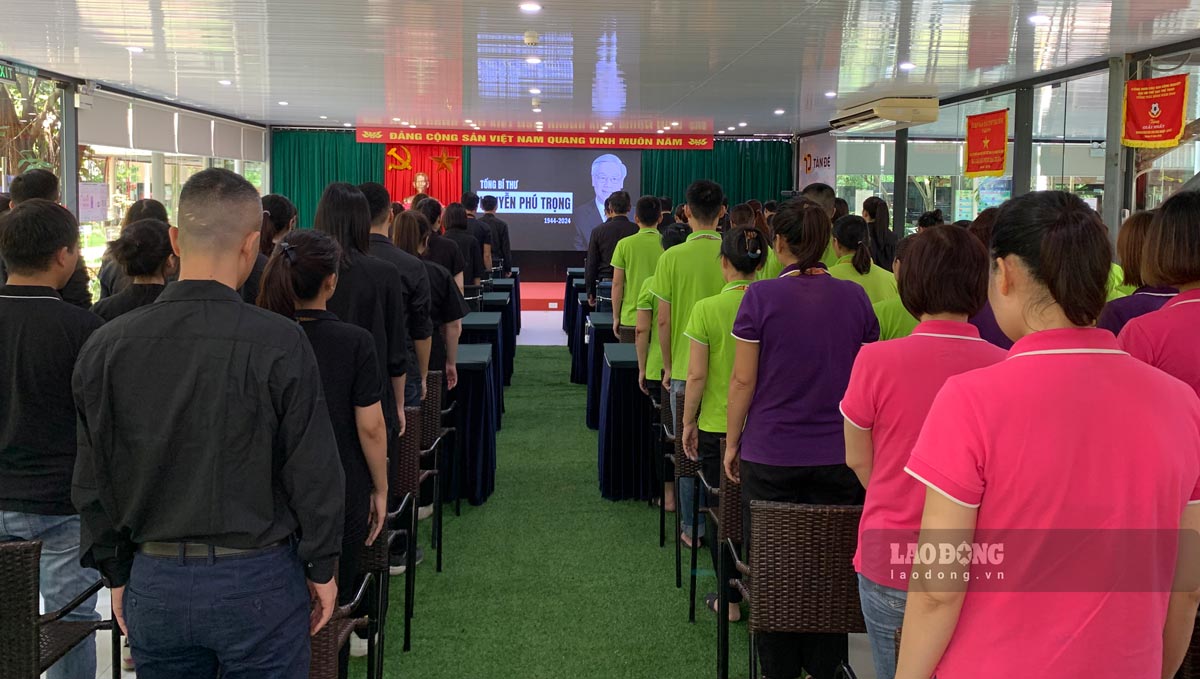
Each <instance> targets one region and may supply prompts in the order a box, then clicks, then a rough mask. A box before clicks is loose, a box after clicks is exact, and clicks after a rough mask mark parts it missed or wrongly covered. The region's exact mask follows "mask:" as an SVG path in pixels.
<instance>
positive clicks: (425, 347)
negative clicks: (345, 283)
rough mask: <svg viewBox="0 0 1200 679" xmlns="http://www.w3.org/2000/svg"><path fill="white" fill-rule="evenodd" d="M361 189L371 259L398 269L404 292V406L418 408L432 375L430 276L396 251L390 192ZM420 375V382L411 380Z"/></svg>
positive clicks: (418, 263) (378, 186) (378, 187)
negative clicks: (368, 222)
mask: <svg viewBox="0 0 1200 679" xmlns="http://www.w3.org/2000/svg"><path fill="white" fill-rule="evenodd" d="M358 189H359V190H360V191H362V192H363V195H364V196H366V197H367V206H368V207H370V209H371V251H370V255H371V256H372V257H376V258H378V259H382V260H383V261H385V262H388V263H389V264H391V265H392V266H395V267H396V271H397V272H398V273H399V274H400V288H401V290H402V291H403V292H404V308H405V314H406V319H405V320H406V322H405V326H407V328H408V337H407V338H406V340H405V342H406V344H407V345H408V373H407V374H408V375H409V379H408V380H407V381H406V382H405V383H404V405H405V406H406V407H409V408H419V407H420V406H421V401H422V400H424V398H425V378H426V376H427V375H428V374H429V349H430V346H431V344H432V341H433V340H432V339H431V338H432V337H433V322H432V321H431V320H430V318H429V274H428V273H427V272H426V271H425V265H424V264H422V263H421V260H419V259H417V258H416V257H414V256H412V255H410V254H408V253H407V252H405V251H403V250H401V249H400V248H398V247H396V246H395V245H394V244H393V243H392V239H391V238H390V237H388V232H389V231H391V226H392V199H391V196H390V195H389V194H388V190H387V188H386V187H384V185H383V184H380V183H378V182H367V183H365V184H360V185H359V186H358ZM414 375H420V376H421V379H419V380H416V379H412V376H414Z"/></svg>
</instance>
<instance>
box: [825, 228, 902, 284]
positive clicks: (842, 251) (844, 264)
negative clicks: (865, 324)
mask: <svg viewBox="0 0 1200 679" xmlns="http://www.w3.org/2000/svg"><path fill="white" fill-rule="evenodd" d="M870 240H871V235H870V229H869V228H868V226H867V222H866V220H864V219H863V218H862V217H859V216H857V215H848V216H846V217H842V218H841V219H839V220H837V222H836V223H834V225H833V249H834V252H836V253H837V256H838V260H837V264H834V265H833V266H831V267H829V275H830V276H833V277H834V278H840V279H842V280H844V281H853V282H855V283H858V284H859V285H861V286H863V289H864V290H866V291H867V297H870V298H871V303H872V304H878V303H880V302H883V301H885V300H889V299H891V298H893V297H896V296H897V295H899V294H900V293H898V292H897V291H896V277H895V276H893V275H892V272H890V271H888V270H887V269H884V268H882V267H880V266H879V265H877V264H875V262H874V261H872V255H871V244H870ZM893 252H894V250H893Z"/></svg>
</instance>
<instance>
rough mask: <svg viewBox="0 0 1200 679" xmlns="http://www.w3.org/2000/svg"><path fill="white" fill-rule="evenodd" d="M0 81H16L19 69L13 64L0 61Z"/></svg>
mask: <svg viewBox="0 0 1200 679" xmlns="http://www.w3.org/2000/svg"><path fill="white" fill-rule="evenodd" d="M0 82H7V83H16V82H17V69H16V68H14V67H13V65H12V64H6V63H4V62H2V61H0Z"/></svg>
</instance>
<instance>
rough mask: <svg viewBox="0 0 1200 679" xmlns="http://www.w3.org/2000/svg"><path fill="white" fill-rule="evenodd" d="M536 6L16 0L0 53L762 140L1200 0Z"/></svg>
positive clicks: (409, 113) (268, 119)
mask: <svg viewBox="0 0 1200 679" xmlns="http://www.w3.org/2000/svg"><path fill="white" fill-rule="evenodd" d="M520 1H521V0H470V1H469V2H465V1H463V0H437V1H436V2H434V1H425V0H423V1H417V2H410V1H405V2H400V1H398V0H34V1H33V2H30V0H0V17H3V22H2V23H0V57H5V58H10V59H15V60H18V61H22V62H26V63H29V64H32V65H35V66H39V67H43V68H47V69H51V70H54V71H58V72H61V73H64V74H67V75H71V76H77V77H81V78H88V79H95V80H98V81H100V82H102V83H111V84H113V85H116V86H119V87H122V88H125V89H129V90H132V91H135V92H140V93H143V94H146V95H149V96H152V97H155V98H160V99H165V98H168V97H170V98H172V100H177V101H179V102H181V103H185V104H189V105H192V106H196V107H200V108H203V109H206V110H210V111H214V112H218V113H223V114H226V115H231V116H235V117H238V118H242V119H246V120H252V121H257V122H264V123H271V124H278V125H303V126H325V125H331V126H332V125H340V124H342V123H345V122H350V123H358V122H363V123H365V122H367V121H368V120H383V121H388V122H390V121H391V119H392V118H393V117H395V118H399V119H401V120H402V121H403V122H409V123H412V124H415V125H421V126H438V127H442V126H445V127H461V126H462V125H464V122H463V121H465V120H468V119H470V120H474V121H475V122H476V123H477V124H481V125H483V126H484V128H485V129H487V128H489V127H495V128H498V127H505V126H510V125H512V124H521V125H522V126H524V125H528V124H531V123H532V122H533V121H534V120H544V121H546V122H547V124H550V125H553V124H566V123H572V122H573V123H581V124H583V123H586V124H587V126H589V127H590V126H591V125H594V124H599V123H597V121H606V122H607V121H613V122H616V121H623V122H624V123H625V124H626V125H630V124H632V122H633V121H635V120H641V119H654V120H690V119H701V120H712V121H714V122H715V124H716V126H717V128H718V129H720V128H725V127H726V126H730V125H737V124H738V123H739V122H745V123H747V125H746V127H744V128H738V129H737V132H738V133H742V134H750V133H784V132H803V131H808V130H813V129H818V128H821V127H824V126H825V124H826V122H827V121H828V120H829V118H830V117H831V115H832V114H833V113H834V111H835V109H836V108H837V105H838V103H839V102H840V103H841V104H843V105H844V104H846V103H847V102H848V101H854V100H861V99H863V98H865V97H867V96H870V95H874V94H878V93H884V92H888V93H890V92H896V91H899V92H929V93H934V92H936V93H937V94H940V95H942V96H943V97H945V96H950V95H953V94H956V93H961V92H965V91H970V90H975V89H978V88H981V87H985V86H988V85H994V84H1000V83H1004V82H1011V81H1014V80H1019V79H1023V78H1027V77H1030V76H1034V75H1037V74H1039V73H1043V72H1046V71H1053V70H1058V69H1063V68H1066V67H1069V66H1072V65H1077V64H1081V63H1087V62H1091V61H1095V60H1097V59H1100V58H1104V57H1106V56H1109V55H1113V54H1119V53H1123V52H1129V51H1136V50H1139V49H1145V48H1148V47H1153V46H1158V45H1161V44H1166V43H1171V42H1176V41H1180V40H1185V39H1188V38H1193V37H1197V36H1200V0H1015V1H1009V0H798V1H778V0H776V1H768V0H725V1H724V2H718V1H717V0H587V1H585V0H540V1H541V4H542V5H544V9H543V10H542V11H541V12H540V13H538V14H536V15H527V14H523V13H522V12H521V11H519V10H518V8H517V5H518V3H519V2H520ZM1032 15H1042V16H1045V17H1049V24H1048V25H1043V26H1035V25H1034V24H1033V23H1031V22H1030V21H1029V20H1028V17H1030V16H1032ZM529 30H533V31H537V32H538V33H539V34H540V44H539V45H538V46H536V47H526V46H525V45H524V44H523V40H522V35H523V34H524V33H525V32H526V31H529ZM129 46H134V47H140V48H142V49H143V50H144V51H143V52H142V53H140V54H133V53H131V52H129V51H128V50H127V49H126V48H127V47H129ZM528 56H539V57H540V58H541V59H542V60H543V61H542V63H541V64H539V65H529V64H526V63H525V58H526V57H528ZM906 61H907V62H911V63H912V64H913V65H914V66H915V68H914V69H913V70H911V71H907V72H905V71H901V70H900V69H899V68H898V66H899V64H901V63H902V62H906ZM224 79H228V80H230V81H232V84H231V85H228V86H223V85H221V84H219V81H220V80H224ZM531 87H536V88H540V89H541V90H542V94H541V95H540V99H541V101H542V106H541V108H542V109H543V112H542V113H540V114H537V113H533V112H532V111H531V108H532V101H531V100H532V98H533V97H532V95H530V94H529V92H528V90H529V88H531ZM1090 89H1097V88H1090ZM829 91H836V92H837V93H838V95H839V97H838V99H829V98H827V97H826V96H825V93H826V92H829ZM864 93H865V94H864ZM1087 94H1088V96H1086V97H1082V98H1077V97H1074V96H1072V97H1071V100H1072V105H1077V104H1078V102H1087V104H1088V106H1089V107H1092V108H1094V109H1095V111H1096V112H1098V113H1099V117H1098V118H1097V121H1099V122H1100V123H1102V122H1103V109H1104V96H1103V90H1099V91H1096V92H1090V91H1089V92H1088V93H1087ZM1064 96H1065V95H1064ZM280 101H287V102H288V104H289V105H287V106H281V105H280V104H279V103H278V102H280ZM776 109H783V110H784V111H785V114H784V115H775V114H774V111H775V110H776ZM320 116H326V117H327V118H326V119H321V118H320ZM488 121H491V122H490V123H489V122H488ZM648 124H651V123H648ZM652 124H661V123H652ZM618 125H621V123H618ZM1060 125H1061V123H1060ZM651 131H652V130H651Z"/></svg>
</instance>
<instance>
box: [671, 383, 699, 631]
mask: <svg viewBox="0 0 1200 679" xmlns="http://www.w3.org/2000/svg"><path fill="white" fill-rule="evenodd" d="M674 399H675V420H674V421H675V434H676V436H675V437H674V439H675V441H674V444H675V449H674V452H672V453H671V455H670V457H669V459H670V460H671V463H672V464H674V465H675V586H676V587H683V573H682V571H683V541H682V540H680V539H679V536H680V534H681V533H683V511H684V509H683V501H682V500H681V496H680V492H679V482H680V481H681V480H682V479H686V478H688V477H692V478H695V477H696V475H697V474H698V473H699V472H700V463H699V462H696V461H692V460H689V459H688V457H687V455H685V454H684V453H683V394H682V393H679V394H675V395H674ZM696 498H697V499H698V498H699V495H698V494H697V495H696ZM698 544H699V541H698V540H696V539H693V540H692V549H691V559H692V562H691V563H692V580H691V590H690V596H689V601H688V622H696V577H695V573H696V558H697V556H696V551H697V547H698Z"/></svg>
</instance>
